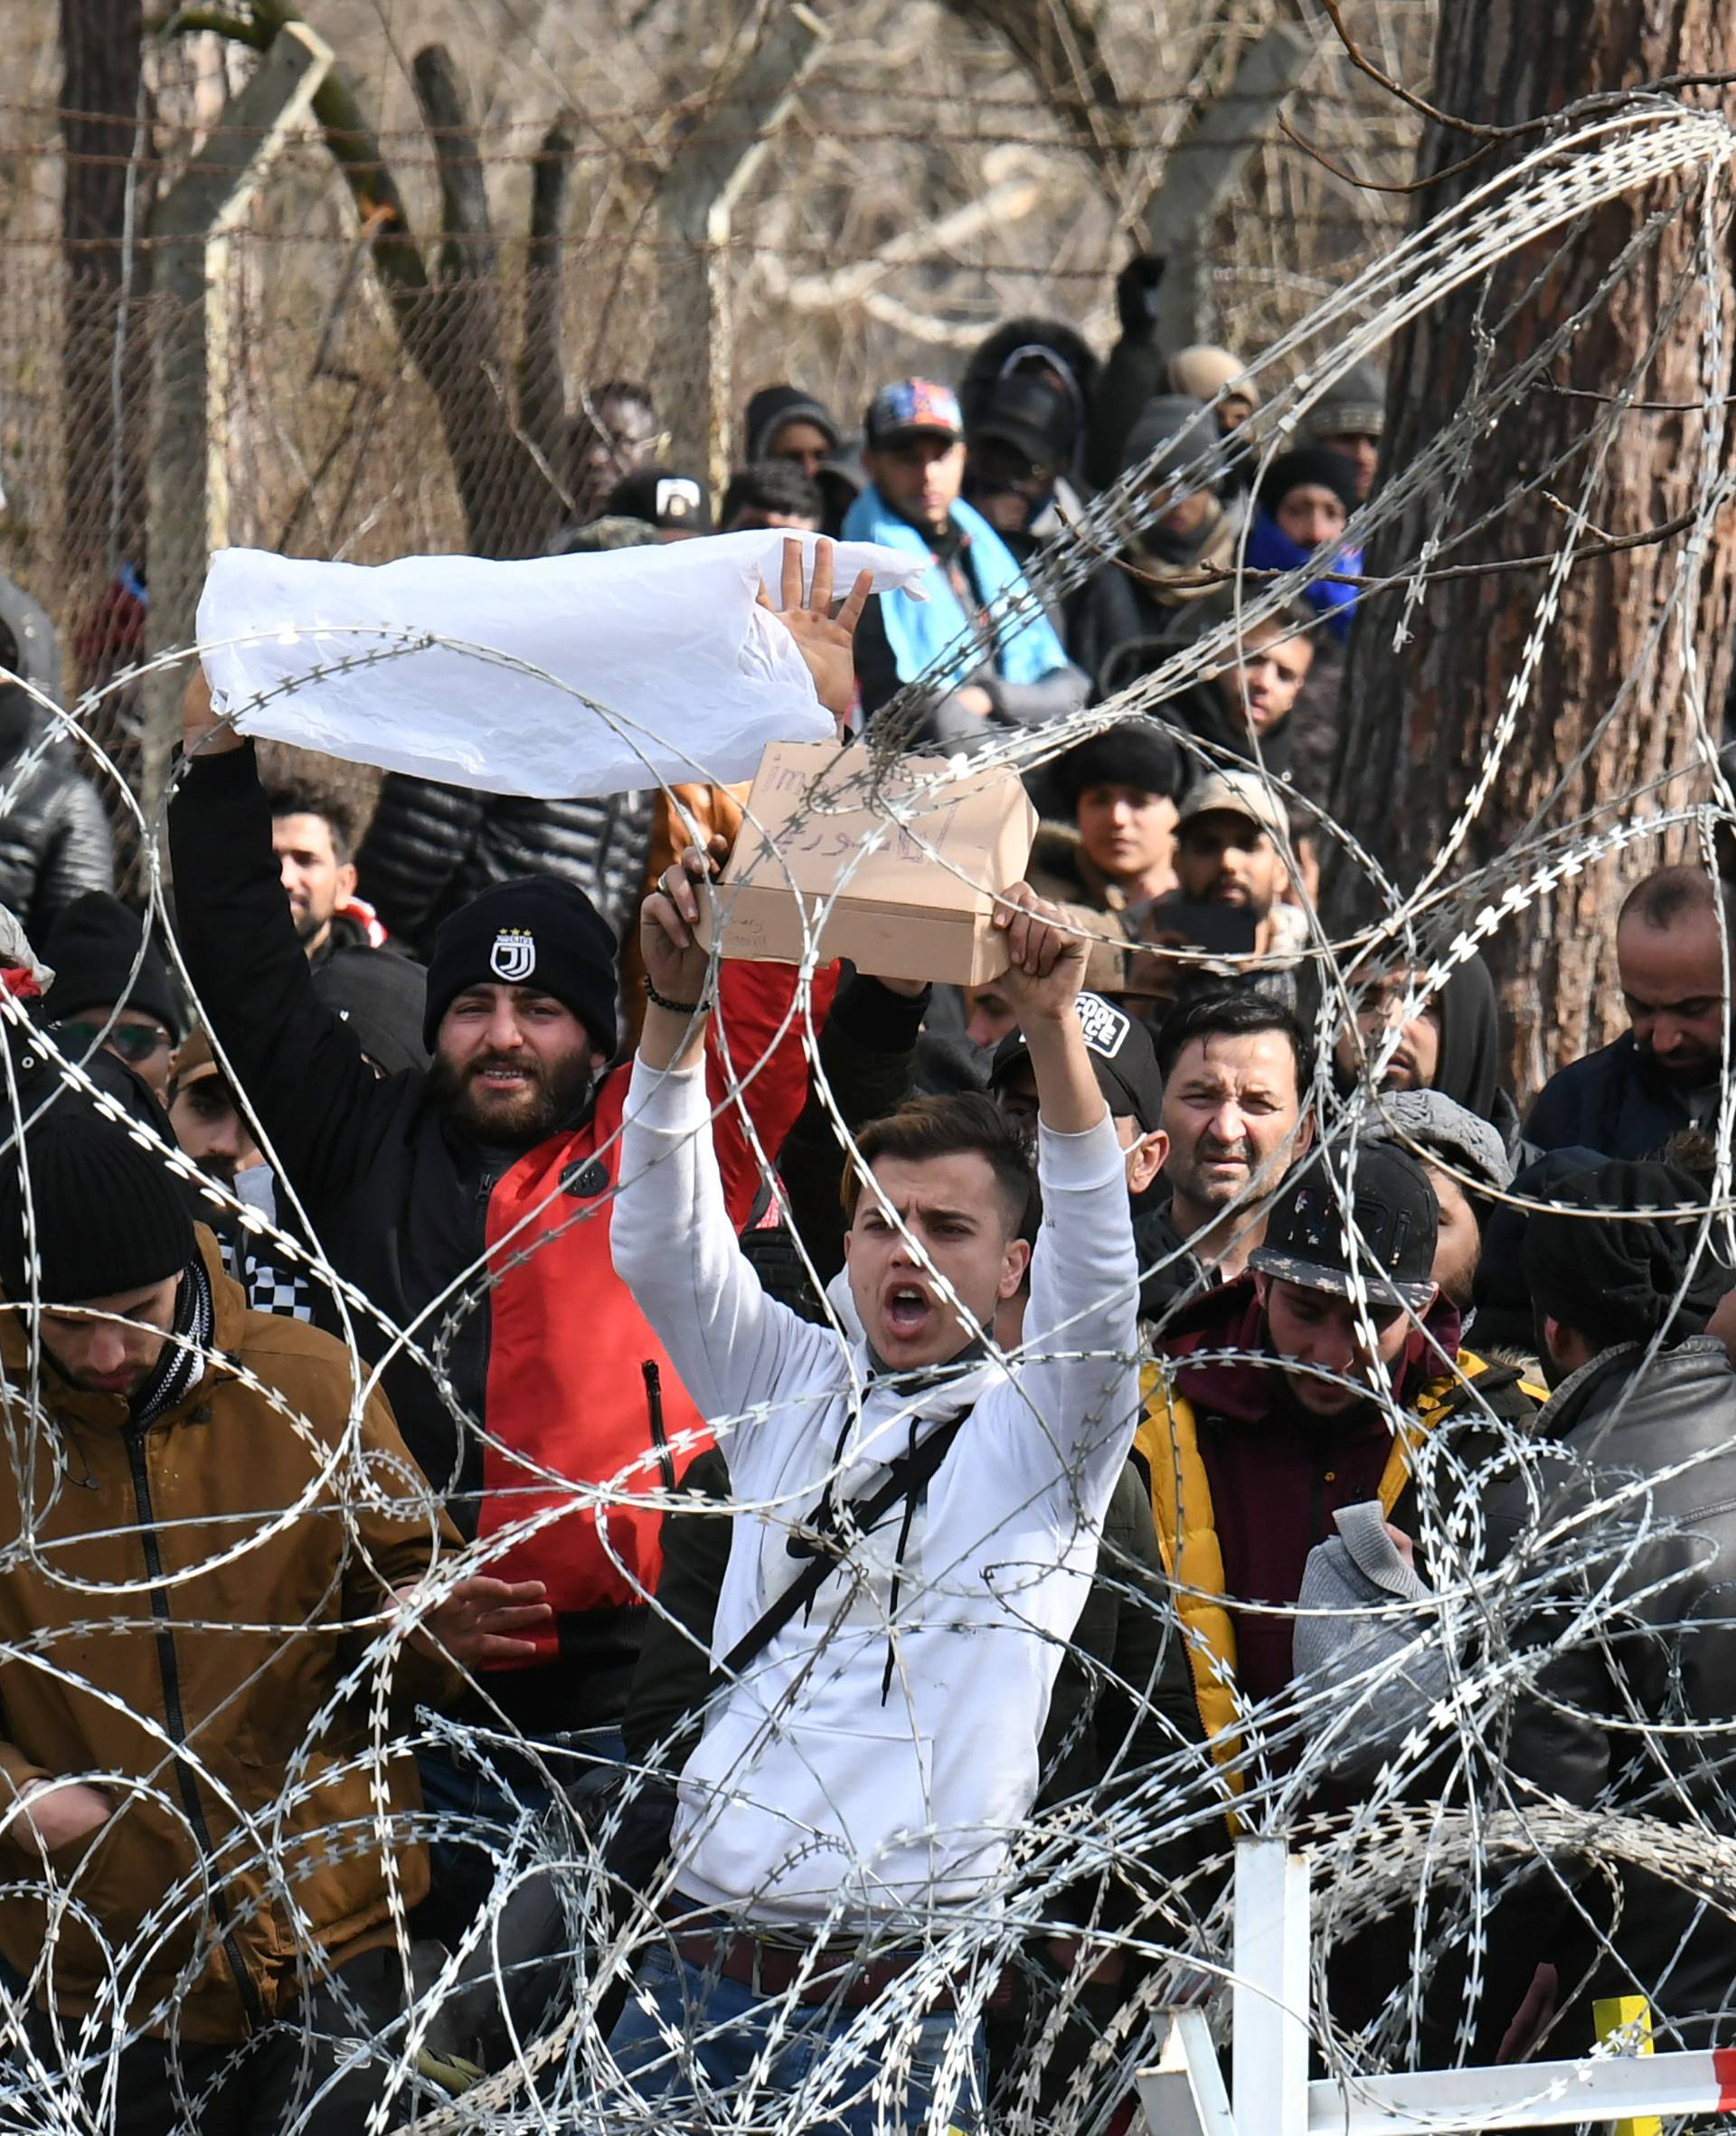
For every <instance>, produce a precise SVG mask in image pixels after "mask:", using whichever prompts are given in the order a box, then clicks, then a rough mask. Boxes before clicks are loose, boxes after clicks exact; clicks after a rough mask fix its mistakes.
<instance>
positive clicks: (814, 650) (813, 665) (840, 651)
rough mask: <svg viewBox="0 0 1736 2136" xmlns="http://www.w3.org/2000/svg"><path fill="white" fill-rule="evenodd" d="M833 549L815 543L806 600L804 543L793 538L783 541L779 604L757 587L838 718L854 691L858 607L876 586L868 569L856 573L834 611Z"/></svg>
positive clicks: (762, 601)
mask: <svg viewBox="0 0 1736 2136" xmlns="http://www.w3.org/2000/svg"><path fill="white" fill-rule="evenodd" d="M835 553H836V552H835V549H834V547H833V544H832V543H830V542H826V541H820V542H816V543H815V544H814V582H813V584H812V586H811V587H809V589H808V592H807V600H803V598H802V579H803V575H804V574H803V562H804V559H803V556H802V544H801V543H800V542H798V541H795V540H790V541H787V542H786V543H784V571H783V580H782V583H781V584H780V586H779V588H778V599H779V600H781V601H782V603H783V606H782V607H781V608H773V607H772V603H771V597H770V596H769V594H768V593H767V591H766V590H765V588H764V587H763V586H762V587H761V588H760V607H761V608H762V609H768V610H770V612H771V613H772V614H773V615H774V616H776V617H777V619H778V621H779V622H780V623H781V624H782V625H783V627H784V629H786V630H788V633H789V635H790V636H791V637H792V638H794V639H795V640H796V650H797V652H798V653H799V654H800V655H801V656H802V658H803V659H804V660H805V661H806V662H807V672H808V673H809V674H810V675H811V676H813V677H814V688H815V691H816V695H818V697H819V700H820V703H821V704H824V705H825V707H826V710H827V711H828V712H829V713H830V714H832V716H833V718H834V719H838V720H841V719H843V717H844V714H846V713H847V712H848V711H849V709H850V704H851V700H852V698H853V697H854V695H855V687H856V662H855V656H854V652H853V650H852V646H853V642H854V638H855V635H856V625H857V624H858V623H859V622H860V621H861V620H862V611H863V609H864V608H865V607H866V606H867V605H868V596H869V595H870V594H871V593H872V592H873V590H874V575H873V572H859V573H858V574H857V577H856V582H855V584H854V586H853V587H852V588H851V589H850V593H849V597H848V598H847V599H846V600H844V603H843V605H842V607H840V609H839V610H838V612H837V614H836V615H834V614H833V613H832V570H833V562H834V558H835Z"/></svg>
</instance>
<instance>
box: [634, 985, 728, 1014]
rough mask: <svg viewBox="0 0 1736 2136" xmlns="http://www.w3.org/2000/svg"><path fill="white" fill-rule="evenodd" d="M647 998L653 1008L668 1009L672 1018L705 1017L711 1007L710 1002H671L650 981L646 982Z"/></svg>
mask: <svg viewBox="0 0 1736 2136" xmlns="http://www.w3.org/2000/svg"><path fill="white" fill-rule="evenodd" d="M645 997H646V1000H647V1001H648V1002H649V1003H650V1004H651V1006H652V1007H653V1008H666V1009H667V1010H668V1011H669V1013H670V1015H671V1016H703V1014H704V1013H705V1012H706V1011H707V1010H708V1009H709V1008H710V1007H711V1006H712V1005H711V1003H710V1002H709V1001H671V1000H670V998H669V997H668V996H667V995H666V994H659V993H658V992H657V989H656V988H655V987H654V986H653V985H652V984H651V982H650V980H649V979H646V982H645Z"/></svg>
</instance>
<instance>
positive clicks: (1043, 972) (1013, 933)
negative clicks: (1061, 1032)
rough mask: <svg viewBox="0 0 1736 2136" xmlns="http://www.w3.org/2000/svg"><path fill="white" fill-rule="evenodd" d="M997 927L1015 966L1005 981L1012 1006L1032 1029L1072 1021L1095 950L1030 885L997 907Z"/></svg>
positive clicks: (1023, 885)
mask: <svg viewBox="0 0 1736 2136" xmlns="http://www.w3.org/2000/svg"><path fill="white" fill-rule="evenodd" d="M995 926H996V927H997V928H1000V929H1002V930H1003V931H1005V936H1006V949H1007V955H1008V956H1009V957H1010V958H1011V959H1012V964H1011V967H1010V969H1008V971H1007V974H1006V977H1005V978H1004V979H1003V980H1002V981H1001V986H1002V988H1004V990H1005V994H1006V997H1007V999H1008V1001H1009V1002H1010V1003H1011V1005H1012V1006H1013V1007H1014V1008H1015V1009H1016V1010H1017V1011H1018V1016H1019V1022H1020V1024H1021V1025H1024V1026H1026V1027H1028V1026H1029V1025H1031V1024H1032V1023H1033V1022H1035V1021H1038V1020H1042V1019H1047V1020H1048V1021H1050V1022H1052V1023H1059V1022H1060V1020H1061V1017H1062V1016H1068V1015H1071V1011H1072V1007H1073V1004H1074V1002H1075V1001H1077V1000H1078V998H1079V989H1080V987H1081V986H1082V985H1083V984H1084V980H1085V959H1086V956H1087V954H1088V952H1089V950H1090V944H1089V943H1088V942H1087V941H1086V940H1085V938H1084V936H1083V935H1082V934H1081V933H1080V932H1079V931H1077V930H1076V929H1070V928H1069V927H1068V925H1067V922H1065V921H1064V920H1063V919H1062V918H1061V913H1060V912H1059V910H1058V909H1057V908H1056V907H1055V906H1054V905H1052V904H1049V903H1046V902H1045V901H1044V900H1043V898H1040V897H1039V896H1038V895H1037V893H1036V892H1035V891H1034V890H1033V889H1032V887H1031V885H1030V884H1028V883H1015V884H1014V885H1013V887H1012V888H1011V889H1010V890H1006V891H1004V892H1003V893H1001V896H1000V898H999V900H998V901H997V902H996V904H995Z"/></svg>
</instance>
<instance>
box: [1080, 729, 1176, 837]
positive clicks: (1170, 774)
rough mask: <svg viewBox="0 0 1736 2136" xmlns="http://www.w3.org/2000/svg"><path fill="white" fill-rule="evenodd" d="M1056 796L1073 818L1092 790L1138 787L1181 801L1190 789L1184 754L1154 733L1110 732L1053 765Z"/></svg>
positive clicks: (1163, 737)
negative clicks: (1112, 787) (1088, 790)
mask: <svg viewBox="0 0 1736 2136" xmlns="http://www.w3.org/2000/svg"><path fill="white" fill-rule="evenodd" d="M1054 783H1055V789H1056V791H1057V792H1058V793H1059V794H1060V795H1061V797H1062V799H1063V800H1064V802H1065V805H1066V808H1067V810H1068V813H1069V814H1070V815H1071V814H1072V813H1074V812H1076V811H1077V809H1078V808H1079V797H1080V794H1082V793H1083V792H1084V790H1085V789H1086V788H1087V787H1088V786H1136V787H1141V788H1143V789H1144V790H1145V791H1146V793H1148V794H1167V795H1168V796H1169V798H1170V799H1171V800H1173V801H1179V800H1180V799H1181V798H1182V796H1183V794H1184V792H1185V791H1186V790H1187V787H1188V784H1189V780H1188V774H1187V767H1186V765H1185V764H1184V762H1183V761H1182V752H1181V751H1180V750H1179V749H1177V747H1176V746H1175V743H1174V742H1172V741H1171V740H1170V738H1169V736H1168V735H1167V734H1164V733H1160V732H1158V731H1157V730H1156V728H1154V727H1144V726H1133V725H1127V726H1124V727H1109V728H1107V729H1106V730H1105V731H1104V732H1102V733H1101V734H1093V735H1092V736H1091V738H1090V741H1089V742H1080V745H1079V747H1078V748H1077V749H1072V750H1069V751H1068V752H1067V754H1066V755H1065V756H1064V757H1062V758H1061V760H1060V761H1059V762H1058V763H1057V764H1056V765H1055V769H1054Z"/></svg>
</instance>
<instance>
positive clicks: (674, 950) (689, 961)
mask: <svg viewBox="0 0 1736 2136" xmlns="http://www.w3.org/2000/svg"><path fill="white" fill-rule="evenodd" d="M729 849H730V848H729V841H728V840H727V839H726V838H721V837H720V838H713V839H712V844H711V851H710V852H709V853H702V852H701V851H700V849H699V847H698V846H688V848H687V850H686V851H685V852H684V854H683V855H681V856H680V858H679V859H678V860H674V861H671V862H670V864H669V865H668V866H667V867H666V868H665V870H664V871H663V873H662V874H661V875H659V876H658V877H657V886H656V889H655V890H654V891H653V892H652V893H651V894H650V896H649V897H647V898H646V901H645V903H644V904H642V905H641V906H640V907H639V950H640V953H641V954H642V955H643V957H644V959H645V976H646V978H647V979H649V981H650V982H651V989H652V992H653V993H654V994H661V995H662V996H663V997H664V999H665V1001H680V1002H688V1003H696V1002H698V1001H699V1000H700V999H701V998H702V997H703V993H704V989H705V975H706V969H707V966H708V964H709V962H710V959H709V958H708V957H707V955H706V953H705V950H704V949H703V947H702V945H701V943H700V940H699V901H700V899H701V898H702V897H704V896H706V895H708V894H709V893H708V892H707V891H706V890H705V888H704V885H705V884H706V883H707V882H708V881H709V880H710V879H711V877H712V876H713V875H714V874H716V873H717V871H718V869H719V867H720V866H721V865H722V862H723V861H724V860H725V859H726V858H727V857H728V855H729ZM654 1006H655V1005H654Z"/></svg>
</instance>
